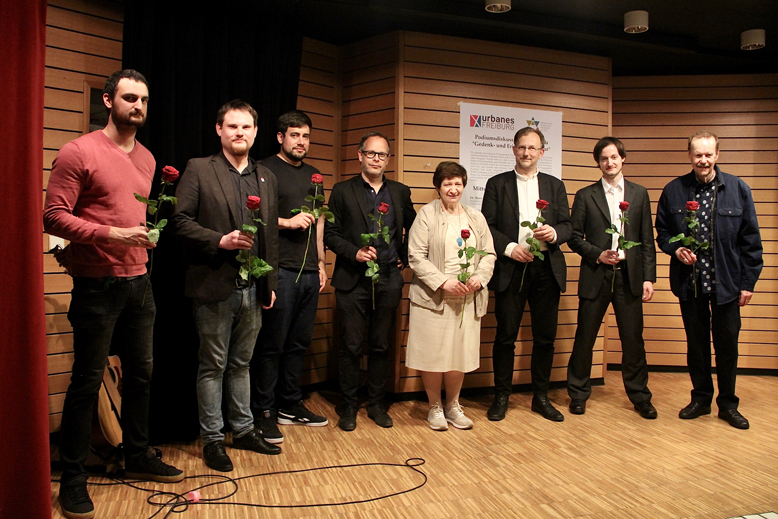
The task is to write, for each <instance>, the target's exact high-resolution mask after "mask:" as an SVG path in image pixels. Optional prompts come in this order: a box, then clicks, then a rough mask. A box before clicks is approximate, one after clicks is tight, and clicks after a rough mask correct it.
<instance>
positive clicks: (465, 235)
mask: <svg viewBox="0 0 778 519" xmlns="http://www.w3.org/2000/svg"><path fill="white" fill-rule="evenodd" d="M469 237H470V229H462V239H463V240H466V239H468V238H469Z"/></svg>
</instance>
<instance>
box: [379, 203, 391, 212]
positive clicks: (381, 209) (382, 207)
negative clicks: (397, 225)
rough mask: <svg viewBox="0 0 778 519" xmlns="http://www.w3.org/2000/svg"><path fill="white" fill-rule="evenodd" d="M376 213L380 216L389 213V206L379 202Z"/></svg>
mask: <svg viewBox="0 0 778 519" xmlns="http://www.w3.org/2000/svg"><path fill="white" fill-rule="evenodd" d="M378 212H379V213H381V214H386V213H388V212H389V204H387V203H386V202H381V205H379V206H378Z"/></svg>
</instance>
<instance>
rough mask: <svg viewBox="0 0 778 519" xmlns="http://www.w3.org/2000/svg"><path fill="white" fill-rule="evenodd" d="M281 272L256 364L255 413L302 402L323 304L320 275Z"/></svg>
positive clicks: (258, 349)
mask: <svg viewBox="0 0 778 519" xmlns="http://www.w3.org/2000/svg"><path fill="white" fill-rule="evenodd" d="M296 279H297V271H295V270H288V269H283V268H282V269H278V288H277V289H276V302H275V304H274V305H273V308H271V309H270V310H265V311H264V312H263V314H264V317H265V326H264V327H262V331H261V332H260V334H259V339H258V340H257V349H256V352H255V355H254V360H253V361H252V363H251V364H252V369H251V373H252V384H251V386H252V392H253V394H252V397H253V398H252V404H251V405H252V410H253V411H254V414H255V415H257V414H259V413H260V412H261V411H263V410H265V409H277V408H282V409H288V408H290V407H293V406H294V405H296V404H297V402H299V401H300V400H302V398H303V395H302V392H301V391H300V376H301V375H302V372H303V360H304V358H305V352H306V350H307V349H308V346H310V344H311V338H312V337H313V324H314V321H315V320H316V307H317V305H318V303H319V273H318V271H313V270H311V271H305V272H303V273H302V276H300V281H298V282H295V280H296Z"/></svg>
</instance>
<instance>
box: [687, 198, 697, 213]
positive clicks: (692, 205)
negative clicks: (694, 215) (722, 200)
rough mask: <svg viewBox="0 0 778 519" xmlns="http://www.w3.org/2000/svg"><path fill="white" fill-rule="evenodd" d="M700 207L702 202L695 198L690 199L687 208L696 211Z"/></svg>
mask: <svg viewBox="0 0 778 519" xmlns="http://www.w3.org/2000/svg"><path fill="white" fill-rule="evenodd" d="M699 208H700V203H699V202H695V201H694V200H690V201H688V202H686V210H687V211H696V210H697V209H699Z"/></svg>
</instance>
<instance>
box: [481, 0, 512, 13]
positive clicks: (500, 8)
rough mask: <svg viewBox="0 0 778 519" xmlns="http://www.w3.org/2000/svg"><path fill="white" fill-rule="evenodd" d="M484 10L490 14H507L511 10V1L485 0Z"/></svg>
mask: <svg viewBox="0 0 778 519" xmlns="http://www.w3.org/2000/svg"><path fill="white" fill-rule="evenodd" d="M486 10H487V11H489V12H490V13H507V12H508V11H510V10H511V0H486Z"/></svg>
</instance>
